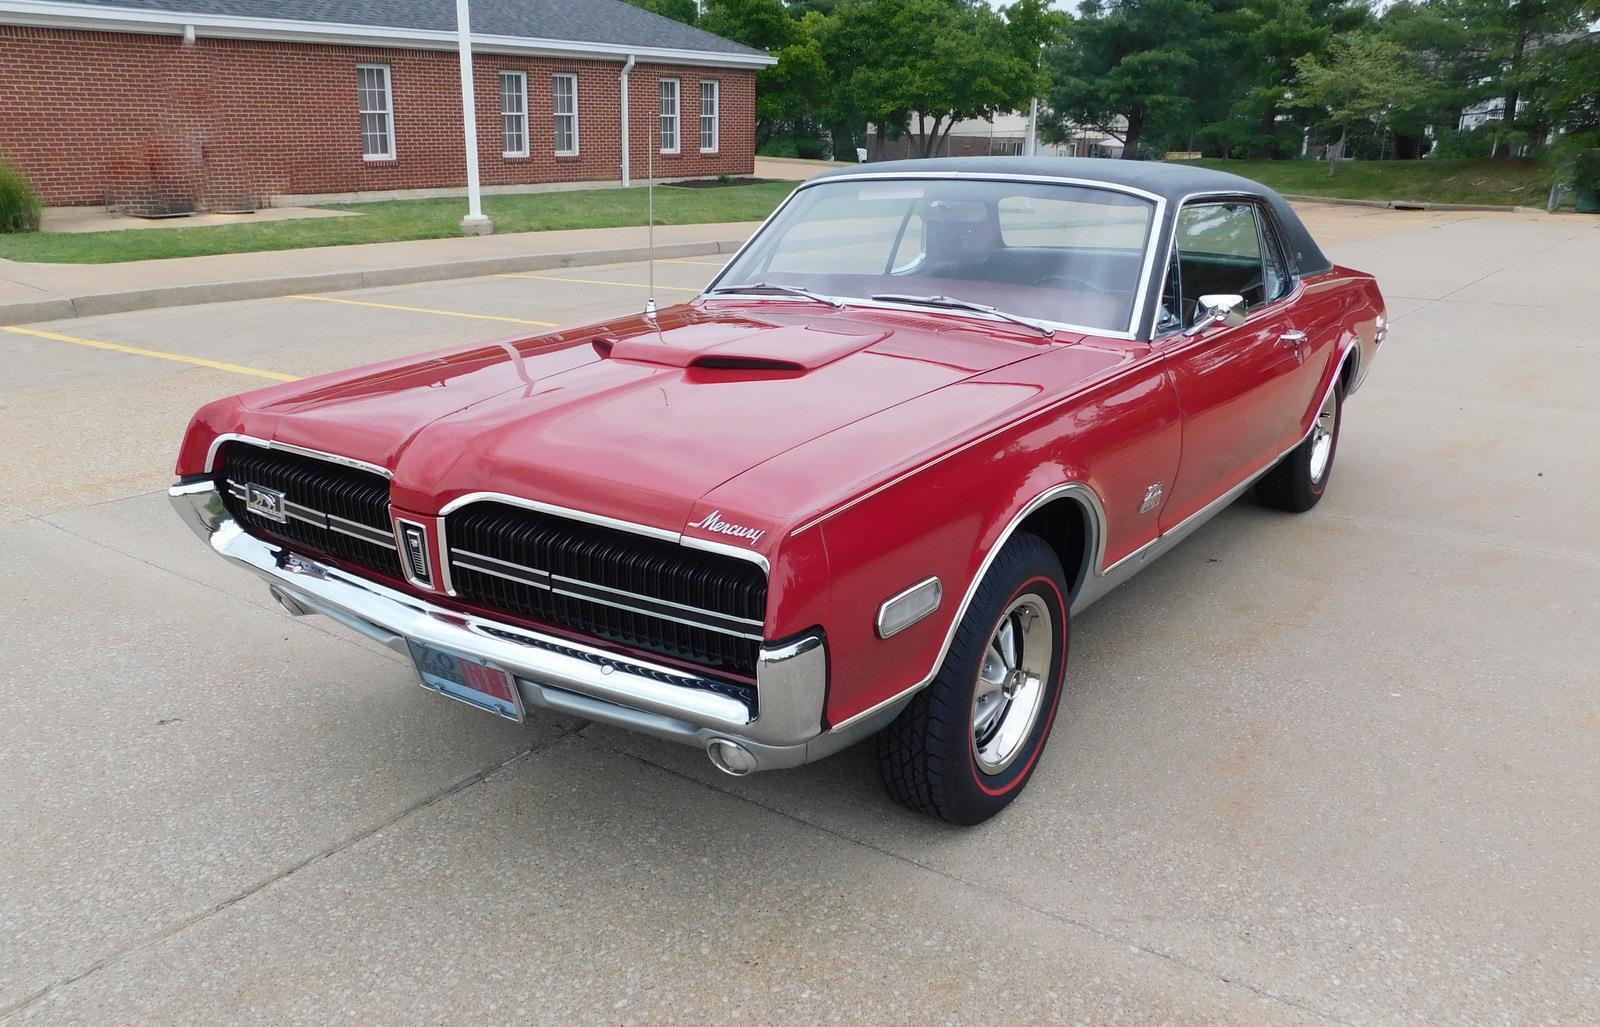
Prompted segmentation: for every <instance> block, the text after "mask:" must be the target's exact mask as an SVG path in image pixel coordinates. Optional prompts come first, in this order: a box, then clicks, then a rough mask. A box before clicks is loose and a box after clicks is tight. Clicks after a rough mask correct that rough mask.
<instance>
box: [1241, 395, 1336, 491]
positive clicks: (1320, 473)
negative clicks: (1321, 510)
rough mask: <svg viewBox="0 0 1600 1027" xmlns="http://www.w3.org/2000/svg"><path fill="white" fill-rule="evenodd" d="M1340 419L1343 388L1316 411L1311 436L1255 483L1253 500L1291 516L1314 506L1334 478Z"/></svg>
mask: <svg viewBox="0 0 1600 1027" xmlns="http://www.w3.org/2000/svg"><path fill="white" fill-rule="evenodd" d="M1343 419H1344V386H1342V385H1335V386H1334V387H1333V391H1331V392H1329V393H1328V398H1327V399H1325V400H1323V403H1322V409H1321V410H1318V411H1317V419H1316V420H1315V421H1314V422H1312V425H1311V434H1310V435H1307V436H1306V438H1305V441H1304V442H1302V443H1300V445H1298V446H1296V447H1295V448H1294V449H1292V450H1290V451H1289V455H1288V456H1286V457H1284V458H1283V459H1282V460H1281V461H1279V463H1278V466H1276V467H1274V468H1273V469H1272V470H1270V471H1268V472H1267V473H1266V475H1265V476H1264V477H1263V478H1262V479H1261V480H1260V481H1259V482H1257V483H1256V498H1257V499H1259V500H1260V501H1261V502H1262V503H1263V504H1264V505H1266V506H1270V507H1273V508H1275V509H1278V510H1288V511H1290V512H1291V513H1304V512H1305V511H1307V510H1309V509H1311V508H1312V507H1314V506H1316V505H1317V501H1318V500H1320V499H1321V498H1322V494H1323V493H1324V492H1325V491H1327V488H1328V479H1329V478H1331V477H1332V476H1333V457H1334V454H1335V453H1336V452H1338V449H1339V425H1340V422H1341V421H1343Z"/></svg>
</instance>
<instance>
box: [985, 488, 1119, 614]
mask: <svg viewBox="0 0 1600 1027" xmlns="http://www.w3.org/2000/svg"><path fill="white" fill-rule="evenodd" d="M1076 485H1077V483H1072V485H1069V486H1062V487H1058V488H1056V489H1051V490H1049V491H1048V492H1046V493H1045V496H1044V497H1041V498H1042V501H1039V500H1035V502H1033V503H1030V504H1028V506H1027V507H1025V508H1024V511H1023V513H1022V514H1021V516H1020V518H1019V519H1017V520H1016V521H1015V522H1014V524H1013V525H1012V526H1011V527H1010V528H1009V529H1008V530H1007V531H1006V532H1005V533H1004V534H1002V535H1001V536H1000V537H999V538H998V539H997V540H996V542H995V552H999V550H1000V548H1001V547H1002V546H1004V545H1005V544H1006V543H1007V542H1009V541H1010V540H1011V539H1012V538H1013V537H1014V536H1015V535H1017V534H1020V533H1022V532H1027V533H1029V534H1031V535H1037V536H1038V537H1039V538H1041V539H1043V540H1044V541H1045V543H1046V544H1047V545H1049V546H1050V548H1051V549H1052V550H1053V551H1054V552H1055V554H1056V558H1057V559H1058V560H1060V561H1061V569H1062V571H1064V572H1065V574H1066V579H1067V592H1068V600H1069V601H1071V600H1076V599H1077V597H1078V593H1079V592H1080V591H1082V589H1083V585H1084V582H1086V581H1088V579H1089V576H1090V575H1092V574H1096V573H1098V572H1099V571H1100V570H1101V569H1102V568H1101V561H1100V554H1101V553H1102V552H1103V551H1104V549H1103V546H1104V540H1105V523H1104V521H1105V509H1104V506H1103V505H1102V504H1101V503H1100V500H1099V497H1098V496H1096V495H1095V494H1094V492H1093V491H1092V490H1091V489H1089V488H1088V487H1087V486H1081V487H1074V486H1076ZM983 573H987V567H985V568H984V571H983ZM982 577H983V574H982V573H980V574H979V575H978V578H977V580H980V581H981V580H982ZM961 614H962V615H964V614H965V610H964V609H963V610H962V611H961Z"/></svg>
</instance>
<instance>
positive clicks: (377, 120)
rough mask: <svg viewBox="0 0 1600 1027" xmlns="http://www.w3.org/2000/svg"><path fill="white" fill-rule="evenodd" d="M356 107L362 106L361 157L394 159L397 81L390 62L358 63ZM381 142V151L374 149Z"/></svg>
mask: <svg viewBox="0 0 1600 1027" xmlns="http://www.w3.org/2000/svg"><path fill="white" fill-rule="evenodd" d="M356 106H357V107H359V108H360V109H361V159H362V160H394V159H395V153H396V150H395V142H394V83H393V79H392V78H391V77H390V74H389V66H388V65H387V64H358V65H356ZM369 125H370V126H372V127H371V128H369V127H368V126H369ZM379 142H382V144H383V149H381V150H379V149H375V148H374V147H375V145H376V144H377V143H379Z"/></svg>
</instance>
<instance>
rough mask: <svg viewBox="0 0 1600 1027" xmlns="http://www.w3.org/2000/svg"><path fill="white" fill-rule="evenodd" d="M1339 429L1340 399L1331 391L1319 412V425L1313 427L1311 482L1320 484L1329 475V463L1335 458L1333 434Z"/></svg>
mask: <svg viewBox="0 0 1600 1027" xmlns="http://www.w3.org/2000/svg"><path fill="white" fill-rule="evenodd" d="M1338 427H1339V397H1338V396H1335V395H1334V394H1333V393H1332V392H1331V391H1330V392H1329V393H1328V399H1327V401H1326V402H1325V403H1323V404H1322V409H1321V410H1319V411H1317V423H1316V424H1313V425H1312V426H1311V482H1312V484H1319V483H1321V481H1322V478H1323V476H1324V475H1326V474H1327V473H1328V461H1329V460H1330V459H1332V457H1333V433H1334V430H1335V429H1337V428H1338Z"/></svg>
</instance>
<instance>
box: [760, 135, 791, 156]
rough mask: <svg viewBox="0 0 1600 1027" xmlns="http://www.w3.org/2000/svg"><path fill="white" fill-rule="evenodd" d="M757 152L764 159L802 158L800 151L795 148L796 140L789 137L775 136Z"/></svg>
mask: <svg viewBox="0 0 1600 1027" xmlns="http://www.w3.org/2000/svg"><path fill="white" fill-rule="evenodd" d="M756 152H757V153H759V154H760V155H761V156H763V157H798V156H800V151H799V150H798V149H796V148H795V144H794V140H793V139H790V138H789V137H788V136H773V137H772V138H771V139H768V140H767V141H766V142H764V143H762V144H761V145H760V146H758V147H757V148H756Z"/></svg>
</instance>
